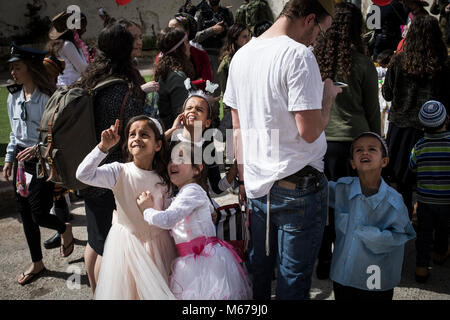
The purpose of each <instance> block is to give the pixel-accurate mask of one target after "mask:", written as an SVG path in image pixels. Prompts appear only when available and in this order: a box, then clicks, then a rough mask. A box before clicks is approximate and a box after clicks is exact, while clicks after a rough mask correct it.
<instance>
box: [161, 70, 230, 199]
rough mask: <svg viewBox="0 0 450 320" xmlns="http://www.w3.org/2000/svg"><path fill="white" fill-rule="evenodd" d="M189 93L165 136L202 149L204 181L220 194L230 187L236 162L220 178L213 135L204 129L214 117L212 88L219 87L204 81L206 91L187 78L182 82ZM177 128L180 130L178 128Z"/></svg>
mask: <svg viewBox="0 0 450 320" xmlns="http://www.w3.org/2000/svg"><path fill="white" fill-rule="evenodd" d="M184 84H185V87H186V89H187V90H188V92H189V95H188V97H187V99H186V100H185V101H184V103H183V111H182V113H181V114H179V115H178V116H177V118H176V119H175V121H174V123H173V126H172V128H171V129H169V130H167V131H166V133H165V136H166V139H167V140H169V139H171V140H172V142H173V141H184V142H193V143H194V144H195V145H196V146H198V147H202V148H203V150H204V151H203V155H202V156H203V157H205V159H204V160H205V163H206V165H207V169H208V181H209V185H210V187H211V191H213V192H214V193H215V194H221V193H222V192H224V191H226V190H227V189H228V188H230V187H232V183H233V180H234V179H235V178H236V175H237V173H238V171H237V165H236V164H233V166H232V167H231V168H230V170H229V171H228V172H227V174H226V176H225V177H223V178H221V176H220V169H219V166H218V163H217V161H216V159H217V158H219V159H221V160H222V159H223V157H216V150H215V147H214V141H213V136H215V132H214V131H211V132H209V131H208V132H207V131H206V129H208V128H210V127H211V124H212V119H214V116H215V110H216V109H215V107H214V104H215V103H216V102H217V99H218V98H217V97H213V95H212V94H213V93H214V91H215V90H216V89H217V88H218V87H219V85H218V84H214V83H211V82H210V81H209V80H207V81H206V90H205V91H202V90H196V89H195V88H193V87H192V85H191V82H190V79H189V78H187V79H186V80H185V82H184ZM177 129H178V130H177ZM180 129H181V130H180Z"/></svg>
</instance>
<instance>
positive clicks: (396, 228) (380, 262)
mask: <svg viewBox="0 0 450 320" xmlns="http://www.w3.org/2000/svg"><path fill="white" fill-rule="evenodd" d="M350 152H351V156H352V158H351V159H350V163H351V166H352V167H353V169H356V171H357V172H358V177H343V178H340V179H339V180H338V181H337V182H333V181H330V182H329V197H330V200H329V202H330V203H329V206H330V207H332V208H334V210H335V211H334V212H335V228H336V242H335V247H334V251H333V258H332V264H331V272H330V278H331V280H332V281H333V291H334V295H335V299H336V300H392V297H393V295H394V287H395V286H397V285H398V283H399V282H400V278H401V272H402V264H403V254H404V245H405V243H406V242H407V241H408V240H410V239H413V238H415V236H416V233H415V232H414V229H413V226H412V224H411V222H410V220H409V217H408V210H407V208H406V206H405V204H404V202H403V199H402V197H401V195H400V194H399V193H398V192H397V191H395V190H394V189H393V188H391V187H389V186H388V185H387V184H386V182H384V180H383V178H381V171H382V169H383V168H384V167H386V165H387V164H388V162H389V157H388V148H387V146H386V143H385V142H384V140H383V139H382V138H381V137H380V136H379V135H378V134H376V133H374V132H365V133H362V134H361V135H359V136H358V137H357V138H356V139H355V140H353V142H352V145H351V149H350Z"/></svg>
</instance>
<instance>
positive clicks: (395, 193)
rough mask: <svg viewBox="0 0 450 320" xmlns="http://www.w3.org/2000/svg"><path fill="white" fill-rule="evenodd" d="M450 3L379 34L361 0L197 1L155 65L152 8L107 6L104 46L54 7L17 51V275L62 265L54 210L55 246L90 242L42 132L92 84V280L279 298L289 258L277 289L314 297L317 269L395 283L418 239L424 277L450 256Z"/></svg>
mask: <svg viewBox="0 0 450 320" xmlns="http://www.w3.org/2000/svg"><path fill="white" fill-rule="evenodd" d="M441 2H442V3H441ZM438 6H440V7H439V8H440V10H438V11H439V12H438V13H440V15H441V17H440V18H439V20H438V19H436V18H435V17H433V16H431V15H429V14H428V12H427V11H426V10H425V9H424V7H426V4H425V3H424V2H421V1H418V0H407V1H406V2H404V3H403V2H401V1H399V0H393V1H392V2H390V3H389V4H388V5H386V6H382V7H381V28H380V29H377V30H375V32H374V36H373V39H369V41H367V39H365V38H364V37H363V34H364V29H365V28H364V18H363V13H362V12H361V9H360V8H358V7H357V6H356V5H354V4H352V3H350V2H347V1H334V0H289V1H288V2H287V3H286V4H285V6H284V8H283V10H282V11H281V13H280V15H279V16H278V17H277V18H276V19H275V20H274V19H273V15H272V12H271V10H270V8H269V6H268V4H267V2H266V1H264V0H247V1H244V3H243V4H242V5H241V6H240V7H239V8H238V9H237V10H236V12H235V14H234V15H233V13H232V12H231V10H230V8H227V7H223V6H221V4H220V0H208V1H205V0H203V1H201V2H200V3H199V4H198V5H193V4H192V2H191V1H190V0H187V1H186V3H185V4H184V5H183V6H182V7H181V8H180V9H179V12H178V13H176V14H174V16H173V17H172V18H171V19H170V20H169V21H168V24H167V27H165V28H163V29H162V30H161V31H160V32H159V33H158V35H157V42H156V45H157V50H158V54H157V56H156V58H155V61H154V71H155V73H154V80H152V81H149V82H146V80H145V79H144V78H143V77H142V76H141V74H140V72H139V66H138V58H139V57H140V56H141V55H142V30H141V28H140V26H139V24H137V23H135V22H133V21H129V20H126V19H116V18H113V17H110V16H109V15H108V14H107V13H106V12H104V10H101V12H100V16H101V18H102V19H103V21H104V28H103V29H102V30H101V31H100V33H99V35H98V39H97V45H96V46H95V47H89V46H88V45H86V43H85V42H84V40H83V39H82V36H83V34H84V33H85V31H86V28H87V19H86V16H85V15H84V14H82V15H81V23H80V29H73V30H71V29H68V27H67V23H66V21H67V19H68V17H69V15H68V14H67V13H66V12H65V11H63V12H61V13H59V14H57V15H56V16H55V17H54V18H53V19H52V26H51V30H50V31H49V34H48V36H49V42H48V43H47V45H46V48H45V49H46V51H39V50H36V49H32V48H28V47H27V48H25V47H21V46H18V45H16V44H13V45H12V51H11V57H10V59H9V61H8V63H9V66H10V70H11V76H12V78H13V80H14V82H15V84H14V85H11V86H9V87H8V90H9V92H10V94H9V96H8V102H7V103H8V115H9V118H10V123H11V128H12V131H11V134H10V143H9V144H8V147H7V153H6V157H5V165H4V167H3V174H4V176H5V178H6V179H7V180H10V179H11V178H12V182H13V186H14V189H15V191H17V192H16V200H17V208H18V212H19V214H20V216H21V218H22V223H23V227H24V232H25V236H26V239H27V243H28V247H29V250H30V254H31V260H32V264H31V265H30V266H29V267H28V268H27V269H26V270H25V271H24V272H23V273H21V274H20V275H19V278H18V283H19V284H21V285H26V284H28V283H30V282H32V281H34V280H35V279H36V278H37V277H38V276H39V275H40V274H42V273H43V272H44V271H45V270H46V269H45V265H44V263H43V255H42V251H41V238H40V231H39V228H40V227H46V228H51V229H54V230H56V231H57V233H56V234H55V235H54V236H53V237H52V238H50V239H48V240H47V241H45V243H44V245H45V247H46V248H55V247H59V248H60V255H61V257H68V256H70V255H71V254H72V252H73V250H74V237H73V234H72V225H71V223H70V222H69V221H70V214H69V212H68V211H69V207H68V203H67V201H68V200H67V197H66V195H67V193H68V192H69V190H66V189H64V188H62V187H61V186H59V185H57V184H55V183H53V182H51V181H49V180H48V179H47V178H48V177H47V176H45V175H44V176H42V175H40V174H39V172H37V169H36V165H37V163H38V161H39V159H38V158H37V156H36V145H37V144H38V143H39V138H38V135H37V132H38V130H37V129H39V128H40V122H41V118H42V115H43V113H44V110H45V108H46V105H47V102H48V101H49V99H50V97H52V95H53V94H54V93H55V92H57V91H58V90H70V89H76V88H79V89H83V90H86V91H87V92H94V91H95V94H94V95H93V102H94V103H93V115H94V117H93V118H94V122H95V123H94V124H95V134H96V137H97V141H98V145H97V146H96V147H95V148H94V149H93V150H92V151H91V152H90V153H89V154H88V155H86V157H85V158H84V160H83V161H82V162H81V163H80V164H79V166H78V169H77V170H76V173H75V172H74V175H76V178H77V179H78V180H79V181H80V182H82V183H84V184H85V185H87V186H88V187H87V188H84V189H81V190H77V191H76V194H77V196H78V197H79V198H81V199H83V201H84V206H85V211H86V227H87V234H88V243H87V245H86V248H85V252H84V263H85V268H86V272H87V275H88V278H89V283H90V287H91V289H92V294H93V297H94V298H95V299H183V300H197V299H207V300H217V299H220V300H222V299H234V300H249V299H256V300H264V299H270V298H271V292H272V288H271V286H272V281H273V279H274V277H275V278H276V280H277V281H276V290H275V295H276V299H309V298H310V288H311V279H312V275H313V272H314V269H315V272H316V275H317V278H318V279H328V278H330V279H331V281H332V282H333V291H334V296H335V299H336V300H354V299H357V300H391V299H392V298H393V296H394V288H395V287H396V286H397V285H398V284H399V283H400V279H401V274H402V266H403V258H404V247H405V244H406V243H407V242H408V241H410V240H412V239H416V240H415V245H416V252H417V258H416V273H415V277H416V281H417V282H420V283H423V282H426V281H427V280H428V278H429V276H430V267H431V265H432V264H431V261H433V263H434V264H443V263H444V262H445V261H446V259H447V258H448V257H450V249H449V246H448V242H449V224H450V214H449V213H450V183H449V181H450V134H449V132H448V131H447V126H448V124H449V110H450V109H449V108H450V81H449V80H450V79H449V77H450V72H449V71H450V64H449V58H448V56H449V54H448V47H447V45H448V37H449V36H448V32H449V31H448V30H447V29H448V28H447V29H445V28H443V26H444V24H445V23H447V21H448V12H449V10H450V7H449V6H448V5H446V4H445V3H444V2H443V1H441V0H439V1H438V2H436V3H435V4H434V5H433V10H435V11H436V10H437V9H436V8H437V7H438ZM447 8H449V9H448V10H447ZM436 12H437V11H436ZM367 18H368V17H367ZM443 20H445V22H442V21H443ZM443 31H445V32H447V34H445V33H443ZM446 41H447V42H446ZM118 43H120V46H118V45H117V44H118ZM111 79H121V80H123V81H120V82H111V83H108V81H110V80H111ZM58 92H60V91H58ZM220 102H221V103H220ZM220 111H222V112H221V113H222V116H219V113H220ZM211 128H214V129H217V130H216V131H214V132H215V133H214V134H212V135H211V134H209V133H208V132H209V129H211ZM227 131H228V132H229V131H232V135H227V134H226V132H227ZM218 132H219V133H221V134H218ZM225 137H227V139H224V138H225ZM221 138H222V139H221ZM214 139H216V140H217V139H218V140H221V142H225V143H226V154H227V158H231V159H232V160H233V161H231V163H232V164H230V165H228V166H222V165H221V164H222V161H221V160H223V159H221V158H220V157H218V156H217V154H218V153H217V150H216V149H215V144H214ZM73 147H74V148H75V147H76V146H73ZM206 151H208V152H206ZM207 153H208V154H209V155H210V156H211V157H210V158H212V159H213V161H210V160H211V159H209V158H208V159H206V157H205V156H204V155H205V154H207ZM199 154H200V155H201V156H200V159H199V158H198V155H199ZM227 190H228V191H230V190H236V191H235V192H236V193H237V194H238V200H239V203H240V204H241V205H243V206H245V207H246V208H248V212H249V225H248V226H247V227H248V229H249V233H250V244H249V247H248V252H247V253H248V255H246V256H245V257H244V259H242V257H241V256H240V255H238V254H237V253H236V250H235V248H233V246H232V245H230V243H228V242H227V241H225V240H224V239H220V238H218V236H217V231H216V220H215V215H216V207H217V204H216V203H215V202H214V200H213V197H214V196H215V195H219V194H222V193H224V192H227ZM70 192H73V191H70ZM51 210H54V212H55V214H56V215H52V214H50V211H51ZM374 266H375V267H376V268H378V269H376V270H378V274H377V275H378V278H377V279H376V280H375V281H373V282H372V283H371V282H370V281H369V280H368V277H369V276H370V273H371V270H372V269H371V268H373V267H374Z"/></svg>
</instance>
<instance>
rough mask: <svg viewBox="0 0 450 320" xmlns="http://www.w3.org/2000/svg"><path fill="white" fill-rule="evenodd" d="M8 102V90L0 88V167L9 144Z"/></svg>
mask: <svg viewBox="0 0 450 320" xmlns="http://www.w3.org/2000/svg"><path fill="white" fill-rule="evenodd" d="M7 100H8V89H6V88H5V87H2V88H0V166H3V164H4V162H5V153H6V147H7V146H8V143H9V134H10V132H11V126H10V124H9V117H8V108H7V105H6V102H7Z"/></svg>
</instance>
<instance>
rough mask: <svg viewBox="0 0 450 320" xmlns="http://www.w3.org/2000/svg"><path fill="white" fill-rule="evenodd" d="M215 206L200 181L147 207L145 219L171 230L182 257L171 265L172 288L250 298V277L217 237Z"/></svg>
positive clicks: (186, 295) (183, 294)
mask: <svg viewBox="0 0 450 320" xmlns="http://www.w3.org/2000/svg"><path fill="white" fill-rule="evenodd" d="M212 210H213V208H212V205H211V202H210V201H209V198H208V196H207V194H206V192H205V191H204V190H203V188H202V187H200V186H199V185H198V184H195V183H190V184H187V185H185V186H183V187H182V188H181V189H180V191H179V193H178V194H177V196H176V197H175V198H174V199H173V201H172V203H171V204H170V206H169V207H168V208H167V209H166V210H164V211H161V210H156V209H152V208H150V209H146V210H145V211H144V219H145V220H146V221H147V222H148V223H149V224H152V225H155V226H158V227H160V228H163V229H167V230H169V229H170V230H171V233H172V236H173V238H174V239H175V243H176V244H177V249H178V253H179V255H180V257H178V258H177V259H176V260H175V261H174V263H173V266H172V275H171V278H170V289H171V290H172V292H173V294H174V295H175V297H176V298H177V299H183V300H243V299H251V297H252V290H251V286H250V284H249V279H248V277H247V275H246V273H245V271H244V269H243V268H242V266H241V265H240V264H239V260H238V259H239V258H238V257H237V254H236V253H235V252H234V250H232V248H231V246H230V245H227V244H226V243H224V242H223V241H222V240H219V239H217V238H216V229H215V227H214V224H213V222H212V219H211V212H212Z"/></svg>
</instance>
